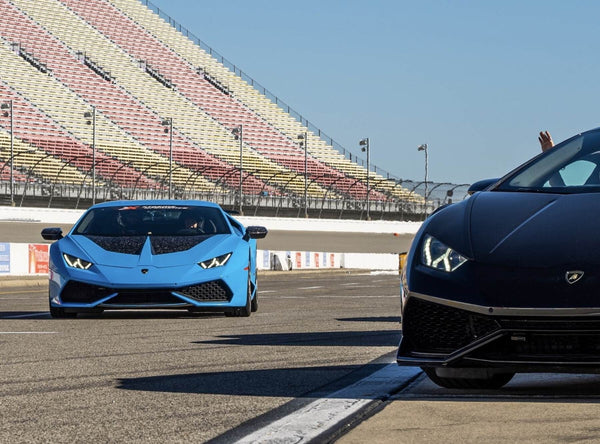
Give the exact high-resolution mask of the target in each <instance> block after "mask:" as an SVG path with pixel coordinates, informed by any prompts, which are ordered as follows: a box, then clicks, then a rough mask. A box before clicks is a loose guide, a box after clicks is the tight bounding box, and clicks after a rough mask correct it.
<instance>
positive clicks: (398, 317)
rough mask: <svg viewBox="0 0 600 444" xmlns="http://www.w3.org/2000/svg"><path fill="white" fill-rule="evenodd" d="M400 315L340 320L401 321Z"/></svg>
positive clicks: (344, 320)
mask: <svg viewBox="0 0 600 444" xmlns="http://www.w3.org/2000/svg"><path fill="white" fill-rule="evenodd" d="M400 319H401V318H400V316H370V317H360V318H338V319H336V321H340V322H395V323H399V322H400Z"/></svg>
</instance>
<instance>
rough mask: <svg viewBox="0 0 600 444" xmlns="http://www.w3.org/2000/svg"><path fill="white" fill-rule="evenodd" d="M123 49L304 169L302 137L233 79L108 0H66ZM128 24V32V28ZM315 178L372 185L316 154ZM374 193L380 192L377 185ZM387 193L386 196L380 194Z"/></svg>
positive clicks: (311, 164)
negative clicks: (238, 93) (271, 117)
mask: <svg viewBox="0 0 600 444" xmlns="http://www.w3.org/2000/svg"><path fill="white" fill-rule="evenodd" d="M62 1H63V2H64V3H65V4H68V5H69V7H71V8H73V10H74V11H75V12H76V13H77V14H78V15H79V16H81V17H83V18H84V19H86V20H87V21H88V22H89V23H91V24H92V25H93V26H94V27H96V28H97V29H98V30H100V31H101V32H102V33H103V34H104V35H106V36H108V37H109V38H111V40H113V41H115V43H117V44H118V45H119V46H120V47H121V48H123V50H125V51H127V52H128V53H129V54H130V55H131V56H132V57H134V58H136V59H138V60H145V61H147V62H149V63H151V65H152V66H153V67H156V69H157V70H158V71H159V72H160V73H161V74H162V75H163V76H164V77H165V78H166V79H168V82H169V84H172V85H174V86H176V88H177V89H178V90H179V91H180V93H181V94H183V95H185V97H187V98H188V99H189V100H191V101H192V102H193V103H194V104H196V105H198V106H199V107H200V108H202V109H203V110H204V111H205V112H206V113H207V114H208V115H209V116H210V117H212V118H213V119H214V120H215V121H217V122H219V123H220V124H221V125H223V126H224V127H226V128H232V127H234V126H237V125H239V124H243V126H244V142H246V143H247V144H248V145H250V146H251V147H252V148H254V149H255V150H256V151H257V152H259V153H260V154H262V155H263V156H265V157H267V158H269V159H271V160H273V161H275V162H276V163H278V164H280V165H283V166H285V167H286V168H289V169H290V170H292V171H296V172H298V173H304V152H303V150H302V149H300V148H299V146H298V143H297V142H296V141H293V140H291V139H290V138H289V137H287V136H285V135H284V134H282V133H281V132H280V131H278V130H277V129H276V128H274V127H273V126H272V125H269V124H268V123H267V122H265V121H264V120H263V119H262V118H261V117H260V116H259V115H257V114H256V113H255V112H253V111H252V110H251V109H249V108H248V107H247V106H245V105H244V104H243V103H242V102H240V101H239V100H238V99H237V98H236V97H234V96H233V95H232V94H230V91H229V88H228V87H227V85H224V84H220V83H219V82H218V81H217V80H215V79H214V78H213V77H212V75H211V74H210V72H209V71H208V70H206V69H204V68H203V67H194V66H191V65H190V64H189V63H188V62H186V61H185V60H183V59H182V58H181V57H179V56H178V55H177V54H175V53H173V52H172V51H171V50H169V49H168V48H167V47H165V46H164V45H163V44H162V43H161V42H160V41H159V40H157V39H155V38H153V37H151V36H150V35H149V34H148V33H147V32H146V31H145V30H144V29H143V28H141V27H140V26H138V25H137V24H136V23H135V22H133V21H132V20H131V19H129V18H128V17H126V16H125V15H123V14H122V13H121V12H120V11H118V10H117V9H113V8H111V7H110V6H107V3H106V2H105V1H104V0H88V1H87V2H80V1H77V0H62ZM123 29H127V32H122V30H123ZM307 171H308V175H309V178H310V181H311V182H316V183H320V184H321V185H324V186H326V187H329V186H334V187H335V188H336V189H337V190H339V191H341V192H344V193H348V194H351V195H353V196H354V197H355V198H364V195H365V193H366V187H365V185H364V183H362V182H356V181H355V180H353V179H352V178H350V177H347V176H346V175H345V174H344V173H342V172H340V171H338V170H336V169H334V168H332V167H330V166H328V165H326V164H324V163H323V162H321V161H319V160H318V159H316V158H315V157H314V156H313V155H312V154H311V155H309V156H308V158H307ZM372 194H373V196H374V197H376V196H377V195H378V193H377V192H376V191H374V192H373V193H372ZM380 197H382V196H380Z"/></svg>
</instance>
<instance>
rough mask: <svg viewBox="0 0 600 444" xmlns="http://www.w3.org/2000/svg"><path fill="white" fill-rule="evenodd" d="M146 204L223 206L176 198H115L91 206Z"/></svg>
mask: <svg viewBox="0 0 600 444" xmlns="http://www.w3.org/2000/svg"><path fill="white" fill-rule="evenodd" d="M145 205H164V206H194V207H213V208H219V209H221V207H220V206H219V205H218V204H216V203H214V202H208V201H204V200H174V199H171V200H169V199H146V200H113V201H109V202H102V203H99V204H96V205H93V206H91V207H90V209H91V208H107V207H122V206H145Z"/></svg>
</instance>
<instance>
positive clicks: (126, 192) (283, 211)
mask: <svg viewBox="0 0 600 444" xmlns="http://www.w3.org/2000/svg"><path fill="white" fill-rule="evenodd" d="M90 168H91V167H90ZM236 171H237V169H236V168H232V169H231V172H230V173H228V174H235V173H236ZM255 173H257V172H256V171H254V172H248V174H255ZM141 174H142V173H140V177H141ZM199 174H201V173H200V172H194V173H192V175H191V176H190V178H189V182H190V183H189V184H186V186H184V187H176V188H175V189H174V190H173V193H172V194H173V196H174V197H175V199H182V200H186V199H190V200H208V201H213V202H216V203H218V204H220V205H222V206H224V207H226V208H232V209H238V208H239V207H240V204H239V194H238V193H236V192H234V191H231V192H222V191H219V188H218V184H215V187H214V189H213V190H210V191H198V190H195V189H194V188H193V185H192V184H193V181H194V179H195V178H196V177H197V175H199ZM165 177H166V176H165ZM60 179H61V178H60V177H55V178H54V180H48V179H47V178H46V179H45V180H41V179H40V178H39V177H36V175H35V167H33V168H31V169H30V170H29V171H27V180H26V181H17V182H15V183H14V187H13V195H14V202H16V204H17V205H18V206H28V205H31V202H36V203H37V205H38V206H47V207H48V208H52V207H61V208H65V207H68V208H84V207H87V206H89V205H90V204H91V202H92V201H93V200H95V201H96V202H100V201H106V200H117V199H119V200H120V199H166V198H167V197H168V195H169V190H168V184H167V180H166V179H165V180H163V181H162V182H160V183H159V186H158V187H157V188H154V189H152V188H143V187H140V186H139V185H138V181H137V179H135V180H134V178H132V181H131V183H129V184H123V185H117V184H115V183H111V182H110V180H108V181H107V182H106V184H105V186H102V187H100V186H96V187H93V186H92V184H91V178H90V175H89V171H88V172H87V173H86V180H85V181H84V182H83V183H81V184H77V185H75V184H68V183H61V180H60ZM109 179H110V178H109ZM396 183H397V184H398V185H401V186H402V187H403V188H404V189H407V190H409V191H411V192H412V193H414V194H415V195H419V196H422V193H423V191H424V190H425V183H424V182H412V181H402V182H400V181H397V182H396ZM188 185H189V186H188ZM427 185H428V195H427V199H423V198H421V199H420V200H419V199H414V198H412V199H410V198H407V199H402V198H398V197H394V196H389V197H388V198H387V199H385V200H370V201H369V214H370V218H371V219H396V220H423V219H424V218H425V217H426V216H427V215H428V214H430V213H431V212H433V211H434V210H435V209H436V208H438V207H439V206H441V205H445V204H448V203H452V202H456V201H459V200H463V199H465V198H466V197H468V195H467V188H468V185H466V184H461V185H456V184H449V183H431V182H428V183H427ZM94 190H95V192H96V196H93V195H92V193H93V191H94ZM283 191H286V190H283ZM9 193H10V182H9V181H8V180H4V181H0V206H1V205H2V204H5V205H8V204H9V202H10V198H9ZM94 197H95V199H93V198H94ZM413 197H414V196H413ZM306 203H307V211H306V212H307V214H308V215H309V217H313V218H332V217H333V218H340V219H341V218H344V217H348V218H358V219H363V218H366V214H367V212H366V199H356V198H351V197H348V196H346V197H342V198H332V197H330V196H328V194H327V193H326V194H325V195H324V196H322V197H308V198H307V201H306ZM33 206H36V205H35V204H34V205H33ZM241 207H242V208H243V211H244V214H246V215H258V214H271V215H274V216H294V217H302V216H303V214H304V199H303V197H302V196H299V195H297V194H291V193H289V194H283V195H276V196H272V195H269V194H267V193H264V192H261V193H258V194H245V195H244V196H243V202H242V205H241Z"/></svg>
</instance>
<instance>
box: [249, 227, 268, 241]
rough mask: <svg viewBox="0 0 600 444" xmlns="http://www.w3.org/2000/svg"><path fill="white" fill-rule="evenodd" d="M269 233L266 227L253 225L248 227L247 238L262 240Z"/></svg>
mask: <svg viewBox="0 0 600 444" xmlns="http://www.w3.org/2000/svg"><path fill="white" fill-rule="evenodd" d="M267 233H268V230H267V229H266V228H265V227H261V226H258V225H251V226H249V227H246V236H248V237H249V238H250V239H262V238H264V237H265V236H266V235H267Z"/></svg>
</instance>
